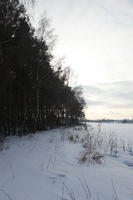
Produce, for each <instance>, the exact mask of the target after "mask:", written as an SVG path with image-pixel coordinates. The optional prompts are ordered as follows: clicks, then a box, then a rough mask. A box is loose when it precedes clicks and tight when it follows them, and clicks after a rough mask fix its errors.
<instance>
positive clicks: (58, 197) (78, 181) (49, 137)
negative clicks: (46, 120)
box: [0, 123, 133, 200]
mask: <svg viewBox="0 0 133 200" xmlns="http://www.w3.org/2000/svg"><path fill="white" fill-rule="evenodd" d="M99 127H100V132H99ZM98 132H99V133H98ZM87 133H89V134H92V135H96V136H97V133H98V134H100V135H102V138H103V137H104V138H106V140H107V138H108V137H109V136H110V134H114V135H117V138H118V152H117V154H113V153H112V154H111V153H110V151H109V148H106V149H105V146H106V145H105V143H102V145H101V147H100V148H99V149H97V150H98V151H99V152H100V153H101V152H102V153H103V151H104V158H103V159H102V162H101V164H97V163H93V164H92V163H89V162H80V160H79V158H80V154H81V152H83V151H84V148H83V144H82V142H81V138H84V136H86V134H87ZM70 136H74V137H73V138H76V139H70ZM100 137H101V136H100ZM132 140H133V125H132V124H101V125H100V126H99V125H98V124H97V123H92V124H89V125H88V130H85V129H84V127H72V128H60V129H54V130H49V131H45V132H38V133H36V134H33V135H32V134H31V135H28V136H23V137H22V138H19V137H16V136H15V137H9V138H7V140H6V142H5V144H4V146H5V147H4V150H3V151H1V152H0V200H87V199H88V200H89V199H90V200H98V199H100V200H113V199H116V200H118V199H120V200H131V199H133V152H132V146H131V143H132ZM101 141H103V140H101ZM121 141H124V142H125V143H124V145H125V146H124V147H125V150H124V151H123V150H122V146H121V145H122V144H123V143H121ZM104 142H105V141H104ZM129 142H130V148H128V147H129ZM105 150H106V152H105Z"/></svg>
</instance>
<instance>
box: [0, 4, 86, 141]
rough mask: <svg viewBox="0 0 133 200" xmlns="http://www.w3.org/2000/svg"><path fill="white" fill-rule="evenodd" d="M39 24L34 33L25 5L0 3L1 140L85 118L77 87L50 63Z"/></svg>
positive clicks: (82, 102)
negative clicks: (72, 85)
mask: <svg viewBox="0 0 133 200" xmlns="http://www.w3.org/2000/svg"><path fill="white" fill-rule="evenodd" d="M45 20H46V19H45ZM42 22H43V20H42ZM44 23H45V21H44ZM43 25H44V24H42V27H40V35H39V34H35V33H36V31H35V29H34V28H33V26H32V24H31V22H30V18H29V16H28V14H27V11H26V8H25V5H24V3H22V2H20V1H19V0H1V1H0V136H1V137H0V138H1V139H2V138H4V137H6V136H8V135H20V136H22V135H24V134H27V133H29V132H35V131H36V130H45V129H47V128H54V127H58V126H62V125H71V124H75V123H77V122H78V120H79V119H80V118H81V117H83V116H84V113H83V108H84V105H85V102H84V100H83V98H82V95H81V91H80V88H79V87H75V88H72V87H71V86H70V85H69V84H68V80H67V79H68V74H67V70H63V68H62V66H60V65H58V67H55V66H53V65H52V64H51V61H52V59H53V58H54V56H53V55H52V53H51V51H50V46H49V45H48V43H47V41H46V40H47V39H46V38H45V34H44V32H45V29H44V27H43ZM41 28H42V31H41ZM42 33H43V35H42Z"/></svg>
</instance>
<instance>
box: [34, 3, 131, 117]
mask: <svg viewBox="0 0 133 200" xmlns="http://www.w3.org/2000/svg"><path fill="white" fill-rule="evenodd" d="M44 10H46V11H47V15H48V17H49V18H51V19H52V26H53V27H54V28H55V34H57V35H58V40H57V42H56V49H55V50H54V54H55V55H58V56H59V57H64V56H65V62H66V65H69V66H71V68H72V69H73V70H74V71H75V73H76V74H77V75H78V81H77V83H78V84H79V85H82V86H83V88H84V97H85V100H86V102H87V108H86V111H85V113H86V117H87V118H89V119H99V118H113V119H122V118H133V0H36V4H35V10H34V20H35V21H36V20H37V19H38V17H39V16H40V14H41V13H43V11H44Z"/></svg>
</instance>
